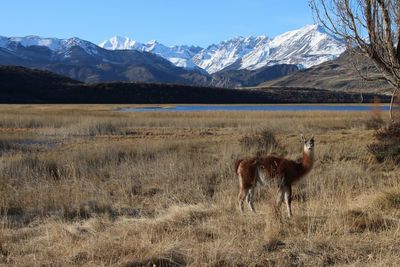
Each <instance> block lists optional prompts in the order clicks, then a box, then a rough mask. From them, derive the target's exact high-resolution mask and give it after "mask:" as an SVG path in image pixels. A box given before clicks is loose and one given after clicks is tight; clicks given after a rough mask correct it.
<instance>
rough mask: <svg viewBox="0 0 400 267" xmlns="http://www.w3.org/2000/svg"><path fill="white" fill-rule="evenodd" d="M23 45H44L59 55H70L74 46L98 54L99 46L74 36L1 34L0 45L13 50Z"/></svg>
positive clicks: (91, 53) (88, 52)
mask: <svg viewBox="0 0 400 267" xmlns="http://www.w3.org/2000/svg"><path fill="white" fill-rule="evenodd" d="M17 44H19V45H22V46H24V47H30V46H44V47H47V48H49V49H50V50H51V51H52V52H54V53H55V54H57V55H58V56H64V57H69V56H70V53H71V49H72V48H73V47H80V48H82V49H83V50H84V51H85V52H86V53H87V54H89V55H96V54H97V53H98V49H99V47H98V46H97V45H95V44H93V43H91V42H88V41H85V40H82V39H79V38H77V37H72V38H68V39H58V38H42V37H39V36H34V35H30V36H25V37H3V36H0V47H2V48H6V49H9V50H13V49H14V47H15V45H17Z"/></svg>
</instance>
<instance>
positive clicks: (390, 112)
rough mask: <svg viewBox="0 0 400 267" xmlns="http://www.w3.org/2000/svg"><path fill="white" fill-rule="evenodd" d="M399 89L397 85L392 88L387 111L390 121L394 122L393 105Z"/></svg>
mask: <svg viewBox="0 0 400 267" xmlns="http://www.w3.org/2000/svg"><path fill="white" fill-rule="evenodd" d="M398 89H399V85H397V87H395V88H394V90H393V94H392V99H391V100H390V110H389V114H390V121H391V122H394V118H393V103H394V98H395V96H396V93H397V91H398Z"/></svg>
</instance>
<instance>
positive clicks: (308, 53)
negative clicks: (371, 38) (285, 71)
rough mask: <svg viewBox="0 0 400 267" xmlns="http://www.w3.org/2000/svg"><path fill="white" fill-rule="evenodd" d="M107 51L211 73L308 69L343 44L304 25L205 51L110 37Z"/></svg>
mask: <svg viewBox="0 0 400 267" xmlns="http://www.w3.org/2000/svg"><path fill="white" fill-rule="evenodd" d="M100 46H101V47H103V48H106V49H111V50H116V49H135V50H140V51H146V52H150V53H155V54H157V55H160V56H161V57H164V58H165V59H168V60H169V61H171V62H172V63H173V64H175V65H177V66H180V67H188V68H192V67H194V66H198V67H200V68H202V69H204V70H206V71H207V72H208V73H210V74H212V73H215V72H218V71H220V70H223V69H225V68H227V67H229V68H232V69H249V70H255V69H259V68H261V67H263V66H267V65H268V66H272V65H276V64H295V65H298V66H299V67H303V68H309V67H311V66H314V65H317V64H320V63H322V62H325V61H327V60H331V59H334V58H336V57H338V56H339V55H340V54H341V53H342V52H344V50H345V45H344V43H343V41H341V40H339V39H337V38H335V37H334V36H332V35H330V34H328V33H327V32H326V31H325V30H324V29H323V28H322V27H320V26H318V25H307V26H305V27H303V28H301V29H298V30H294V31H289V32H286V33H283V34H281V35H278V36H276V37H274V38H268V37H266V36H263V35H262V36H258V37H252V36H250V37H235V38H232V39H230V40H227V41H223V42H221V43H219V44H213V45H210V46H208V47H207V48H204V49H202V48H200V47H193V46H173V47H167V46H165V45H163V44H160V43H158V42H157V41H152V42H149V43H146V44H141V43H138V42H136V41H134V40H131V39H129V38H127V37H113V38H111V39H109V40H107V41H104V42H103V43H101V44H100Z"/></svg>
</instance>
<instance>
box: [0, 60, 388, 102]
mask: <svg viewBox="0 0 400 267" xmlns="http://www.w3.org/2000/svg"><path fill="white" fill-rule="evenodd" d="M376 96H378V97H379V98H380V101H381V102H389V101H390V97H389V96H385V95H376V94H364V95H363V102H365V103H367V102H373V101H374V97H376ZM360 102H361V96H360V94H359V93H343V92H335V91H329V90H322V89H313V88H293V87H291V88H284V87H274V88H265V89H226V88H215V87H198V86H187V85H178V84H150V83H123V82H115V83H98V84H84V83H81V82H78V81H75V80H72V79H69V78H66V77H64V76H60V75H57V74H53V73H51V72H48V71H41V70H31V69H27V68H23V67H15V66H7V67H0V103H60V104H61V103H62V104H64V103H88V104H89V103H93V104H95V103H104V104H106V103H109V104H112V103H115V104H162V103H170V104H178V103H186V104H244V103H247V104H261V103H360Z"/></svg>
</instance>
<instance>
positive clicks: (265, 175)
mask: <svg viewBox="0 0 400 267" xmlns="http://www.w3.org/2000/svg"><path fill="white" fill-rule="evenodd" d="M301 137H302V141H303V158H302V160H299V161H294V160H290V159H286V158H281V157H275V156H267V157H260V158H258V157H255V158H247V159H240V160H238V161H236V163H235V170H236V173H237V175H238V177H239V184H240V191H239V209H240V212H241V213H243V202H244V200H245V199H246V202H247V204H248V205H249V207H250V209H251V210H252V211H253V212H255V209H254V205H253V201H254V190H255V187H256V185H257V184H258V183H260V184H261V185H265V184H266V183H268V182H269V181H272V180H274V179H276V181H277V184H278V196H277V199H276V202H277V205H278V207H279V206H280V205H281V204H282V202H283V201H285V203H286V207H287V212H288V216H289V218H290V217H291V216H292V208H291V202H292V184H293V183H294V182H296V181H298V180H300V179H301V178H303V177H304V176H305V175H306V174H307V173H309V172H310V170H311V169H312V167H313V163H314V137H312V138H311V139H309V140H306V139H305V138H304V137H303V136H301Z"/></svg>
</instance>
